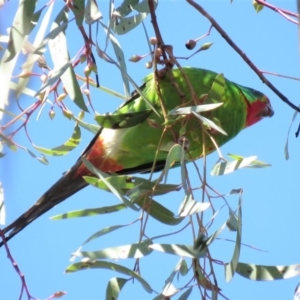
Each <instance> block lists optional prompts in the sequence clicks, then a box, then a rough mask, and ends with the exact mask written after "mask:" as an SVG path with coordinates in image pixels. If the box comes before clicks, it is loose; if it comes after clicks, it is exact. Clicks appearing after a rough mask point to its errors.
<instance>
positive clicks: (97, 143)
mask: <svg viewBox="0 0 300 300" xmlns="http://www.w3.org/2000/svg"><path fill="white" fill-rule="evenodd" d="M165 70H166V69H165ZM183 71H184V74H185V76H186V77H185V76H183V74H182V72H181V71H180V70H179V69H173V70H171V71H170V72H168V71H165V72H161V73H160V76H159V77H158V80H155V78H154V75H153V74H150V75H148V76H147V77H146V78H145V80H144V84H143V85H142V86H141V87H140V90H141V91H142V93H143V95H144V96H145V97H142V96H141V95H140V94H139V93H138V92H135V93H134V94H133V95H132V97H131V98H130V99H129V100H128V101H126V102H125V103H124V104H123V105H121V107H119V108H118V109H117V110H116V111H115V112H114V113H113V115H112V116H113V117H118V116H119V117H120V118H119V119H120V122H117V124H114V125H113V126H112V127H111V128H106V127H104V128H103V127H102V128H101V129H100V130H99V131H98V133H97V134H96V136H95V137H94V138H93V140H92V141H91V142H90V144H89V145H88V147H87V148H86V149H85V151H84V152H83V153H82V155H81V157H84V158H86V159H87V160H88V161H90V162H91V163H92V164H93V165H94V166H95V167H96V168H98V169H99V170H100V171H102V172H106V173H109V174H132V173H147V172H151V171H154V172H156V171H159V170H162V169H163V168H164V166H165V162H166V158H167V155H168V149H170V145H174V144H176V143H180V140H181V141H182V140H183V139H182V138H183V137H184V141H185V143H186V145H187V146H186V148H185V149H186V152H187V156H186V157H187V161H188V160H195V159H198V158H201V157H202V156H203V142H202V138H203V134H202V133H203V132H202V131H203V128H205V129H206V130H207V132H208V133H209V134H210V135H211V136H212V137H213V139H214V140H215V142H216V143H217V145H218V146H222V145H223V144H225V143H226V142H228V141H229V140H231V139H232V138H234V137H235V136H236V135H237V134H238V133H239V132H240V131H241V130H242V129H244V128H246V127H249V126H251V125H253V124H255V123H256V122H258V121H260V120H261V119H262V118H263V117H271V116H272V115H273V114H274V112H273V109H272V107H271V104H270V101H269V99H268V98H267V97H266V96H265V95H263V94H262V93H260V92H258V91H256V90H254V89H251V88H247V87H244V86H241V85H238V84H236V83H233V82H231V81H229V80H227V79H223V80H224V82H223V83H224V92H223V94H222V100H221V102H222V103H223V104H222V105H221V106H220V107H218V108H216V109H213V110H211V111H207V112H204V113H201V115H202V116H205V117H206V118H208V119H210V120H212V121H213V122H214V123H215V124H217V123H218V125H219V126H220V127H221V128H222V129H223V130H224V131H225V132H226V133H227V135H226V134H222V133H220V132H219V131H217V130H215V129H213V128H210V127H209V126H204V125H203V123H201V121H200V120H199V118H197V116H195V115H194V114H186V115H176V116H174V115H172V114H169V113H170V112H171V111H172V112H174V109H176V108H177V109H180V108H186V107H191V106H194V107H195V106H197V105H201V104H207V101H209V100H208V99H209V97H208V96H207V95H208V94H209V92H210V90H211V87H212V85H213V83H214V82H215V79H216V76H217V74H216V73H214V72H212V71H208V70H204V69H197V68H190V67H185V68H183ZM186 78H187V79H188V80H186ZM158 86H159V88H158ZM191 86H192V89H191ZM192 90H193V91H194V92H192ZM144 98H146V99H147V101H145V99H144ZM160 99H161V100H162V101H160ZM210 99H211V98H210ZM210 101H211V100H210ZM161 102H162V103H163V108H162V105H161ZM210 104H211V102H210ZM131 115H132V116H133V118H135V117H136V116H137V115H138V116H140V119H139V120H138V121H137V120H135V123H133V124H132V126H127V127H126V126H125V127H124V126H122V123H126V122H129V121H130V117H131ZM203 126H204V127H203ZM183 128H184V130H183ZM205 149H206V150H205V152H206V154H208V153H211V152H213V151H214V150H215V145H214V144H213V143H212V141H211V139H210V138H206V139H205ZM81 157H80V158H79V159H78V161H77V162H76V163H75V165H74V166H73V167H72V168H71V169H69V170H68V171H67V172H66V173H65V174H64V175H63V176H62V177H61V178H60V179H59V180H58V181H57V182H56V183H55V184H54V185H53V186H52V187H50V189H49V190H48V191H46V192H45V194H44V195H42V196H41V198H40V199H39V200H38V201H37V202H36V203H35V204H34V205H33V206H32V207H31V208H30V209H29V210H28V211H27V212H25V213H24V214H23V215H21V216H20V217H19V218H18V219H16V220H15V221H14V222H13V223H11V224H10V225H8V226H7V227H6V228H4V229H3V233H4V234H6V240H9V239H10V238H12V237H13V236H14V235H16V234H17V233H18V232H20V231H21V230H22V229H24V228H25V227H26V226H27V225H28V224H30V223H31V222H32V221H34V220H35V219H36V218H38V217H39V216H41V215H42V214H44V213H45V212H47V211H48V210H49V209H51V208H52V207H54V206H55V205H57V204H59V203H60V202H62V201H64V200H65V199H66V198H68V197H70V196H71V195H73V194H74V193H76V192H78V191H79V190H81V189H82V188H84V187H86V186H87V183H86V182H85V180H84V179H83V178H82V176H86V175H90V176H91V175H92V174H91V173H90V172H89V171H88V169H87V168H86V167H85V165H84V164H83V162H82V160H81ZM176 165H180V162H177V164H176V162H175V163H174V167H175V166H176ZM2 244H3V243H2ZM2 244H0V246H2Z"/></svg>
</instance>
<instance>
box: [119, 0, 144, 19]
mask: <svg viewBox="0 0 300 300" xmlns="http://www.w3.org/2000/svg"><path fill="white" fill-rule="evenodd" d="M137 3H139V0H123V1H122V3H121V4H120V6H119V7H117V8H116V11H117V12H118V13H119V14H120V15H121V16H122V17H125V16H128V15H129V14H130V13H131V12H132V8H133V6H135V5H136V4H137Z"/></svg>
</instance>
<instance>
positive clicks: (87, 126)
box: [70, 114, 100, 134]
mask: <svg viewBox="0 0 300 300" xmlns="http://www.w3.org/2000/svg"><path fill="white" fill-rule="evenodd" d="M70 118H71V119H73V120H74V121H76V122H77V123H78V124H79V125H80V126H81V127H82V128H84V129H86V130H88V131H90V132H91V133H93V134H96V133H97V132H98V131H99V128H100V127H99V126H98V125H95V124H90V123H86V122H84V121H82V120H80V119H79V118H77V117H75V116H74V115H73V114H71V115H70Z"/></svg>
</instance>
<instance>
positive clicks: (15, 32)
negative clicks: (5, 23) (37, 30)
mask: <svg viewBox="0 0 300 300" xmlns="http://www.w3.org/2000/svg"><path fill="white" fill-rule="evenodd" d="M36 3H37V0H20V2H19V6H18V9H17V12H16V15H15V17H14V21H13V26H12V27H11V29H10V33H9V43H8V48H7V51H8V52H7V54H8V55H7V54H5V58H4V62H9V61H10V60H12V59H13V58H14V57H15V55H16V54H17V53H19V51H20V50H21V48H22V45H23V42H24V39H25V38H26V36H28V35H29V33H30V32H31V31H32V29H33V28H34V26H35V23H34V22H32V18H33V14H34V10H35V5H36Z"/></svg>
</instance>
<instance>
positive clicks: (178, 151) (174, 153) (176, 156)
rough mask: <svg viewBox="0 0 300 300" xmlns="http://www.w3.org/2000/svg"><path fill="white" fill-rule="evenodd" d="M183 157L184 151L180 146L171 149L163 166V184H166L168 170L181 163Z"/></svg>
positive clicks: (176, 145)
mask: <svg viewBox="0 0 300 300" xmlns="http://www.w3.org/2000/svg"><path fill="white" fill-rule="evenodd" d="M183 155H184V150H183V148H182V146H180V145H179V144H175V145H173V146H172V147H171V149H170V151H169V153H168V156H167V159H166V164H165V181H164V182H165V183H166V182H167V179H168V172H169V170H170V168H172V167H174V165H175V164H176V163H178V162H179V161H181V159H182V156H183Z"/></svg>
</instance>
